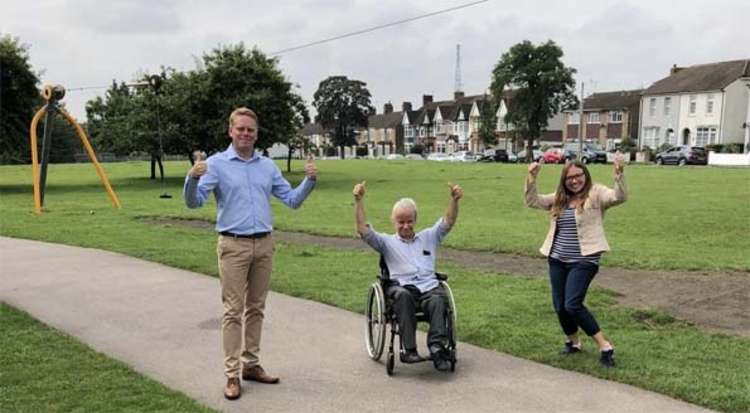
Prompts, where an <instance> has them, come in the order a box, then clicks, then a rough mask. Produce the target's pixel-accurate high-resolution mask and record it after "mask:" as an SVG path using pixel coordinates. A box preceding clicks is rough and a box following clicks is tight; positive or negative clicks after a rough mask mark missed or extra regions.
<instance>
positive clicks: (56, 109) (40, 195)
mask: <svg viewBox="0 0 750 413" xmlns="http://www.w3.org/2000/svg"><path fill="white" fill-rule="evenodd" d="M42 97H43V98H44V100H46V101H47V104H45V105H44V106H43V107H42V108H41V109H39V110H38V111H37V112H36V114H35V115H34V118H33V119H31V130H30V133H31V174H32V178H33V181H34V213H36V214H41V213H42V206H43V205H44V188H45V186H46V183H47V164H48V163H49V151H50V146H51V140H52V128H51V127H50V128H48V127H47V123H48V121H49V120H50V117H51V116H54V115H55V113H59V114H60V115H62V117H64V118H65V120H67V121H68V123H70V125H71V126H73V128H74V129H75V131H76V133H77V135H78V137H79V138H80V139H81V143H82V144H83V148H84V149H85V150H86V153H87V154H88V156H89V159H91V163H93V164H94V168H95V169H96V173H97V174H98V175H99V178H100V179H101V181H102V184H103V185H104V188H105V189H106V190H107V193H108V194H109V198H110V200H111V201H112V206H113V207H115V208H121V205H120V200H119V199H117V195H116V194H115V191H114V190H113V189H112V186H111V185H110V184H109V179H107V174H106V173H104V169H102V166H101V165H100V164H99V161H97V160H96V153H94V148H92V147H91V144H90V143H89V140H88V138H87V137H86V133H85V132H84V131H83V129H82V128H81V125H79V124H78V122H76V120H75V119H74V118H73V117H72V116H70V115H69V114H68V112H66V111H65V109H63V108H61V107H60V106H59V105H58V102H59V101H61V100H62V98H63V97H65V88H64V87H62V86H61V85H54V86H52V85H46V86H44V89H43V90H42ZM43 115H46V116H45V118H44V137H43V140H42V162H41V170H40V168H39V161H38V156H37V136H36V129H37V125H38V124H39V119H41V117H42V116H43Z"/></svg>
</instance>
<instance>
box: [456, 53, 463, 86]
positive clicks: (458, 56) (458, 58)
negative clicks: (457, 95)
mask: <svg viewBox="0 0 750 413" xmlns="http://www.w3.org/2000/svg"><path fill="white" fill-rule="evenodd" d="M462 88H463V85H462V84H461V44H457V45H456V90H455V91H456V92H461V91H462V90H461V89H462Z"/></svg>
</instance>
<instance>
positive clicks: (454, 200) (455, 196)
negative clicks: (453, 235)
mask: <svg viewBox="0 0 750 413" xmlns="http://www.w3.org/2000/svg"><path fill="white" fill-rule="evenodd" d="M448 187H449V188H450V190H451V200H450V202H448V210H447V211H445V217H443V219H444V220H445V225H446V226H447V227H448V230H450V229H451V228H453V224H455V223H456V218H458V201H459V200H460V199H461V197H463V196H464V190H463V188H461V187H460V186H458V185H453V184H450V183H449V184H448Z"/></svg>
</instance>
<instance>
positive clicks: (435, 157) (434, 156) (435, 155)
mask: <svg viewBox="0 0 750 413" xmlns="http://www.w3.org/2000/svg"><path fill="white" fill-rule="evenodd" d="M427 160H428V161H438V162H445V161H449V160H450V155H448V154H447V153H442V152H432V153H431V154H429V155H427Z"/></svg>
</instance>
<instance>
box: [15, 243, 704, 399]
mask: <svg viewBox="0 0 750 413" xmlns="http://www.w3.org/2000/svg"><path fill="white" fill-rule="evenodd" d="M366 289H367V286H365V285H363V286H362V294H363V300H364V295H365V292H366ZM219 297H220V294H219V282H218V280H217V279H214V278H211V277H207V276H203V275H200V274H196V273H192V272H188V271H183V270H178V269H174V268H170V267H166V266H163V265H160V264H154V263H151V262H147V261H142V260H138V259H134V258H131V257H127V256H124V255H120V254H115V253H111V252H107V251H100V250H93V249H84V248H75V247H69V246H64V245H57V244H48V243H42V242H36V241H27V240H19V239H12V238H5V237H0V301H3V302H5V303H8V304H10V305H11V306H14V307H16V308H19V309H22V310H24V311H27V312H29V313H30V314H31V315H32V316H34V317H36V318H37V319H39V320H41V321H43V322H45V323H47V324H49V325H51V326H53V327H56V328H58V329H60V330H63V331H65V332H67V333H69V334H70V335H72V336H74V337H77V338H78V339H80V340H81V341H83V342H85V343H88V344H89V345H90V346H91V347H93V348H94V349H96V350H98V351H101V352H103V353H105V354H108V355H110V356H112V357H114V358H116V359H119V360H122V361H124V362H126V363H127V364H129V365H131V366H132V367H133V368H134V369H135V370H137V371H139V372H141V373H143V374H145V375H147V376H150V377H152V378H154V379H156V380H158V381H160V382H162V383H164V384H165V385H167V386H169V387H171V388H173V389H176V390H180V391H182V392H184V393H186V394H188V395H189V396H190V397H192V398H194V399H196V400H198V401H200V402H202V403H205V404H206V405H208V406H211V407H214V408H217V409H221V410H226V411H243V412H302V411H304V412H389V413H390V412H421V411H430V412H451V413H455V412H555V413H559V412H582V411H592V412H594V411H596V412H601V411H606V412H634V413H643V412H651V411H658V412H699V411H706V410H705V409H702V408H699V407H696V406H693V405H690V404H687V403H684V402H681V401H677V400H674V399H671V398H668V397H666V396H663V395H660V394H657V393H653V392H649V391H645V390H641V389H638V388H635V387H632V386H628V385H624V384H619V383H614V382H609V381H606V380H600V379H596V378H593V377H590V376H586V375H583V374H578V373H574V372H569V371H564V370H560V369H556V368H552V367H548V366H544V365H541V364H537V363H534V362H530V361H526V360H523V359H519V358H516V357H511V356H507V355H505V354H501V353H496V352H493V351H488V350H483V349H480V348H478V347H475V346H472V345H469V344H464V343H459V346H458V350H459V362H458V365H457V368H456V372H455V373H453V374H450V373H448V374H445V373H439V372H437V371H435V370H434V369H433V368H432V366H431V364H428V363H420V364H417V365H403V364H400V363H398V362H396V371H395V374H394V376H393V377H388V376H386V374H385V367H384V365H383V363H382V361H381V363H376V362H373V361H372V360H370V359H369V358H368V357H367V354H366V352H365V349H364V335H363V324H364V321H363V317H362V316H361V315H359V314H354V313H351V312H348V311H344V310H340V309H337V308H334V307H331V306H327V305H323V304H319V303H315V302H311V301H306V300H301V299H297V298H293V297H289V296H286V295H282V294H275V293H271V294H270V295H269V297H268V305H267V314H266V320H265V327H264V337H263V349H262V364H263V365H264V366H265V367H266V369H267V370H268V371H269V372H270V373H272V374H278V375H279V376H281V378H282V379H281V380H282V381H281V383H280V384H278V385H261V384H256V383H254V382H243V395H242V398H241V399H239V400H238V401H234V402H229V401H226V400H224V398H223V396H222V386H223V385H224V378H223V373H222V354H221V346H220V336H219V315H220V314H221V303H220V300H219ZM459 310H460V303H459ZM459 327H460V326H459ZM419 342H420V344H421V343H423V342H424V338H423V336H421V337H420V338H419Z"/></svg>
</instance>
